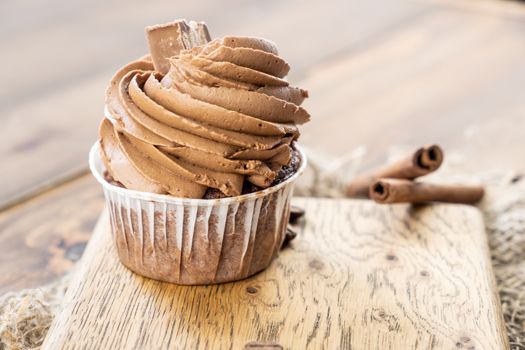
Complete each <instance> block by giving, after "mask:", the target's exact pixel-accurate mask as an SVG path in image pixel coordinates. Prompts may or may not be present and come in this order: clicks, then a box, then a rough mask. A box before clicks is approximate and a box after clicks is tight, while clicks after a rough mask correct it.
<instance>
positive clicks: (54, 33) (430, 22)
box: [0, 0, 525, 293]
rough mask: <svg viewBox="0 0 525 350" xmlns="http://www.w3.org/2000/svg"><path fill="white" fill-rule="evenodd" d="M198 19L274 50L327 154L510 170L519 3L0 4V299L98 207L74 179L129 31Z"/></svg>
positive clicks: (523, 61) (132, 41) (519, 144)
mask: <svg viewBox="0 0 525 350" xmlns="http://www.w3.org/2000/svg"><path fill="white" fill-rule="evenodd" d="M175 18H187V19H194V20H203V21H206V22H207V23H208V25H209V28H210V29H211V32H212V36H214V37H218V36H221V35H225V34H238V35H253V36H262V37H266V38H268V39H271V40H273V41H274V42H276V43H277V45H278V47H279V49H280V54H281V55H282V56H283V57H284V58H285V59H287V60H288V61H289V62H290V64H291V66H292V71H291V74H290V76H289V80H290V81H292V83H293V84H296V85H298V86H301V87H303V88H306V89H308V90H309V91H310V96H311V98H310V100H309V101H308V102H306V104H305V106H306V108H307V109H308V110H309V111H310V112H311V114H312V117H313V118H312V122H311V123H310V124H308V125H307V126H306V127H305V128H304V129H303V130H304V131H303V136H302V143H304V144H306V145H307V146H309V147H310V148H313V149H316V150H317V151H319V152H326V153H327V154H331V155H333V156H338V155H343V154H347V153H348V152H351V151H352V150H354V149H356V148H357V147H360V146H363V147H365V149H366V158H365V159H366V160H365V162H364V163H363V168H366V167H368V166H371V165H373V164H377V163H379V162H381V161H384V159H385V156H386V153H385V152H386V150H387V149H388V148H390V147H391V146H393V145H402V146H417V145H420V144H424V143H430V142H437V143H440V144H441V145H443V146H444V147H445V149H446V150H447V151H450V152H458V153H461V154H463V155H464V159H466V160H467V161H466V163H465V164H464V165H463V169H464V171H484V170H487V169H496V168H507V169H517V170H523V169H524V168H525V100H524V99H523V98H522V95H523V88H524V86H525V45H524V44H523V37H524V35H525V5H524V4H523V3H519V2H512V1H500V0H370V1H358V0H334V1H321V0H316V1H313V0H306V1H299V0H269V1H261V0H259V1H248V0H224V1H211V0H210V1H186V2H183V1H178V0H177V1H174V0H171V1H165V0H163V1H157V2H155V3H154V4H152V3H151V2H144V1H109V2H108V1H102V0H93V1H81V2H79V1H75V2H73V1H64V0H51V1H46V2H37V1H34V0H33V1H30V0H20V1H15V0H9V1H2V2H0V28H1V29H0V45H1V47H2V50H1V55H0V62H1V63H2V67H3V76H4V82H6V84H4V87H3V88H2V89H0V140H1V142H0V179H1V180H2V181H0V210H1V212H0V293H3V292H6V291H11V290H19V289H21V288H25V287H34V286H37V285H40V284H42V283H45V282H48V281H51V280H53V279H55V278H56V277H57V276H60V275H62V274H64V273H66V272H67V271H69V270H70V269H71V267H72V266H73V264H74V262H75V261H76V260H78V258H79V257H80V256H81V254H82V252H83V249H84V246H85V243H86V241H87V240H88V239H89V237H90V234H91V230H92V228H93V225H94V223H95V220H96V218H97V217H98V215H99V213H100V211H101V210H102V207H103V200H102V192H101V190H100V189H99V186H98V185H97V184H96V183H95V181H94V180H93V179H92V177H91V176H90V175H89V174H88V170H87V154H88V150H89V148H90V146H91V145H92V144H93V142H95V140H96V138H97V125H98V123H99V121H100V120H101V118H102V109H103V95H104V90H105V88H106V84H107V82H108V80H109V78H110V77H111V75H112V74H113V72H114V71H115V70H116V69H117V68H118V67H119V66H121V65H123V64H125V63H127V62H128V61H130V60H131V59H133V58H135V57H139V56H141V55H143V54H144V53H145V51H146V40H145V37H144V31H143V28H144V27H145V26H146V25H150V24H155V23H162V22H166V21H170V20H173V19H175Z"/></svg>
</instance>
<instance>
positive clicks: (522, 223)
mask: <svg viewBox="0 0 525 350" xmlns="http://www.w3.org/2000/svg"><path fill="white" fill-rule="evenodd" d="M307 153H308V154H309V159H310V162H309V168H308V170H307V172H306V174H305V176H304V177H303V178H302V179H301V181H300V183H299V184H298V186H297V188H296V194H297V195H299V196H314V197H342V187H343V184H344V183H345V182H346V181H347V180H348V179H349V178H350V177H351V176H353V175H354V174H355V173H356V172H357V171H358V170H359V167H360V164H361V162H360V160H361V159H362V155H363V151H362V150H360V149H358V150H356V151H354V152H353V153H351V154H349V155H348V156H346V157H344V158H339V159H335V160H330V159H329V158H328V157H326V156H325V155H323V156H319V155H317V154H315V152H312V151H307ZM395 153H396V152H394V154H395ZM397 154H399V152H397ZM394 158H395V156H394ZM452 165H453V162H452ZM342 174H344V176H343V175H342ZM429 180H432V181H434V180H439V181H442V182H457V181H461V182H465V181H467V182H470V181H478V182H479V181H481V182H482V183H483V184H485V185H486V190H487V191H486V195H485V198H484V199H483V201H482V202H481V203H480V204H479V208H480V209H481V211H482V212H483V215H484V218H485V225H486V229H487V234H488V237H489V244H490V249H491V253H492V262H493V265H494V272H495V274H496V280H497V283H498V289H499V294H500V298H501V304H502V309H503V314H504V317H505V321H506V325H507V331H508V334H509V338H510V344H511V349H513V350H514V349H519V350H522V349H523V350H525V178H524V177H522V176H521V175H520V174H518V173H515V172H513V171H503V170H499V171H491V172H484V173H480V174H472V173H469V174H468V176H465V175H464V174H463V175H462V174H461V172H457V171H455V170H454V166H451V164H450V162H448V166H444V169H441V170H440V171H439V173H437V174H435V175H432V176H431V177H430V179H429ZM68 282H69V276H65V277H63V278H61V279H60V280H58V281H56V282H54V283H52V284H50V285H47V286H43V287H40V288H36V289H28V290H24V291H21V292H18V293H8V294H6V295H4V296H2V297H0V350H4V349H6V350H7V349H9V350H10V349H38V348H39V347H40V345H41V344H42V341H43V340H44V337H45V335H46V333H47V330H48V329H49V326H50V324H51V322H52V320H53V317H54V315H56V314H57V312H59V311H60V309H61V305H60V302H61V300H62V299H63V296H64V293H65V291H66V289H67V285H68Z"/></svg>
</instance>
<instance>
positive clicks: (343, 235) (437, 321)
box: [43, 199, 508, 350]
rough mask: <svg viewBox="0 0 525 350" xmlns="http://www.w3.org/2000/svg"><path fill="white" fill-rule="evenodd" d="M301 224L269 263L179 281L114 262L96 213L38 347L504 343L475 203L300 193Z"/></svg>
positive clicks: (487, 345)
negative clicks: (242, 272) (213, 278)
mask: <svg viewBox="0 0 525 350" xmlns="http://www.w3.org/2000/svg"><path fill="white" fill-rule="evenodd" d="M295 204H297V205H300V206H303V207H304V208H305V209H306V220H305V222H304V223H303V225H302V228H301V232H300V234H299V236H298V238H296V240H294V241H292V243H291V246H290V247H289V248H286V249H285V250H283V251H282V252H281V254H280V256H279V258H278V260H277V261H275V262H274V263H273V264H272V265H271V266H270V268H269V269H268V270H266V271H265V272H263V273H260V274H258V275H256V276H254V277H252V278H249V279H247V280H244V281H240V282H236V283H227V284H222V285H215V286H198V287H188V286H176V285H170V284H166V283H161V282H157V281H154V280H150V279H146V278H143V277H140V276H138V275H135V274H133V273H132V272H130V271H129V270H127V269H126V268H124V267H123V265H121V264H120V263H119V261H118V258H117V255H116V251H115V249H114V247H113V244H112V242H111V234H110V232H109V223H108V217H107V214H106V212H104V215H103V216H102V217H101V219H100V221H99V223H98V225H97V228H96V230H95V233H94V236H93V238H92V241H91V242H90V244H89V246H88V248H87V250H86V254H85V255H84V257H83V259H82V261H81V264H80V266H79V269H78V271H77V273H76V275H75V277H74V280H73V282H72V284H71V286H70V288H69V290H68V293H67V295H66V297H65V303H64V305H65V308H64V310H63V311H62V313H61V314H60V315H58V316H57V318H56V319H55V322H54V323H53V325H52V327H51V330H50V332H49V334H48V337H47V339H46V340H45V343H44V346H43V349H56V348H63V349H80V348H118V349H136V348H147V349H161V348H191V349H197V348H203V349H204V348H212V349H222V348H228V349H229V348H234V349H241V348H242V347H243V346H244V345H245V344H246V343H247V342H249V341H260V342H269V341H272V342H277V343H279V344H281V345H282V346H283V347H284V348H287V349H288V348H298V349H306V348H312V349H319V348H328V349H334V348H345V349H348V348H355V349H403V350H404V349H452V348H460V347H463V348H476V349H481V348H483V349H489V348H490V349H505V348H507V346H508V345H507V338H506V334H505V331H504V324H503V319H502V315H501V310H500V304H499V300H498V297H497V293H496V289H495V282H494V277H493V274H492V267H491V263H490V258H489V254H488V247H487V241H486V237H485V231H484V227H483V222H482V219H481V215H480V213H479V211H478V210H477V209H475V208H473V207H467V206H459V205H429V206H419V207H410V206H405V205H397V206H379V205H376V204H374V203H372V202H369V201H351V200H328V199H324V200H317V199H302V200H296V201H295Z"/></svg>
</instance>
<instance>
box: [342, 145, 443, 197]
mask: <svg viewBox="0 0 525 350" xmlns="http://www.w3.org/2000/svg"><path fill="white" fill-rule="evenodd" d="M441 163H443V150H442V149H441V147H439V146H438V145H431V146H426V147H421V148H419V149H417V150H416V151H415V152H413V153H412V154H410V155H408V156H406V157H405V158H402V159H400V160H398V161H396V162H394V163H391V164H387V165H385V166H383V167H381V168H379V169H376V170H373V171H371V172H369V173H367V174H365V175H362V176H358V177H356V178H355V179H354V180H353V181H352V182H351V183H350V184H348V185H347V187H346V189H345V192H346V195H347V196H348V197H368V195H369V191H368V189H369V188H370V185H371V184H372V183H373V182H374V181H375V180H376V179H379V178H392V179H409V180H410V179H415V178H417V177H420V176H423V175H427V174H429V173H431V172H433V171H435V170H437V169H438V168H439V167H440V166H441Z"/></svg>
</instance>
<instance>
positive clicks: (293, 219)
mask: <svg viewBox="0 0 525 350" xmlns="http://www.w3.org/2000/svg"><path fill="white" fill-rule="evenodd" d="M303 216H304V209H303V208H299V207H296V206H295V205H292V206H291V207H290V221H289V222H290V224H292V225H293V224H296V223H297V222H298V221H299V219H300V218H302V217H303Z"/></svg>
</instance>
